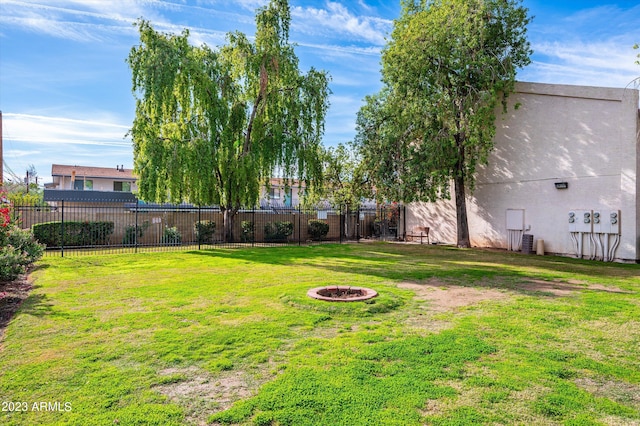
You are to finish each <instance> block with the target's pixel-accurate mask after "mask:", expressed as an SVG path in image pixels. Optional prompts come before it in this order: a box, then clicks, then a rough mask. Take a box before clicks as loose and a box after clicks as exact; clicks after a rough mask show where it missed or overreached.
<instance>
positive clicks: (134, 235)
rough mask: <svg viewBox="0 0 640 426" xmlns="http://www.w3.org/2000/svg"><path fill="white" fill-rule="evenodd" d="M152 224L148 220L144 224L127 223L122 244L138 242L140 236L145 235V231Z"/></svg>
mask: <svg viewBox="0 0 640 426" xmlns="http://www.w3.org/2000/svg"><path fill="white" fill-rule="evenodd" d="M149 226H150V224H149V221H148V220H145V221H144V222H143V223H142V225H127V226H125V228H124V235H123V236H122V244H124V245H125V246H128V245H133V244H136V243H137V242H138V241H139V240H140V238H142V236H143V235H144V232H145V231H146V230H147V228H149Z"/></svg>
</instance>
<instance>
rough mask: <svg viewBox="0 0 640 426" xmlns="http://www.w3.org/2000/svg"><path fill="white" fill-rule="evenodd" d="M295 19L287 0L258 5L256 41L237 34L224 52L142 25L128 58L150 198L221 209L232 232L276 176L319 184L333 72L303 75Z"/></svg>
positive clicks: (142, 189) (137, 157)
mask: <svg viewBox="0 0 640 426" xmlns="http://www.w3.org/2000/svg"><path fill="white" fill-rule="evenodd" d="M290 21H291V16H290V11H289V5H288V3H287V1H286V0H272V1H271V2H270V3H269V4H268V5H267V6H265V7H263V8H261V9H259V10H258V11H257V15H256V33H255V37H254V38H253V40H250V39H249V37H247V36H246V35H245V34H243V33H240V32H233V33H229V34H228V35H227V44H226V45H224V46H222V47H221V48H219V49H218V50H214V49H211V48H210V47H208V46H206V45H203V46H200V47H196V46H193V45H191V44H190V43H189V41H188V37H189V32H188V31H187V30H185V31H183V32H182V34H179V35H175V34H164V33H160V32H157V31H155V30H154V29H153V28H152V26H151V24H150V23H149V22H147V21H144V20H141V21H139V22H138V24H137V25H138V28H139V32H140V45H139V46H135V47H133V48H132V49H131V52H130V54H129V58H128V63H129V66H130V68H131V70H132V75H133V91H134V96H135V97H136V116H135V120H134V122H133V127H132V129H131V135H132V137H133V144H134V170H135V173H136V174H137V176H138V178H139V184H138V188H139V195H140V197H141V198H142V199H144V200H149V201H155V202H164V201H172V202H181V201H189V202H192V203H195V204H198V205H219V206H220V207H221V209H222V210H223V212H225V234H226V235H227V238H232V235H231V232H232V225H231V223H232V218H233V215H234V214H235V212H236V211H237V210H238V209H239V208H240V207H252V206H255V205H256V204H257V202H258V199H259V196H260V188H261V184H262V183H264V182H267V181H268V179H269V178H270V177H272V176H273V175H274V173H278V174H280V175H281V176H283V177H285V178H287V179H288V178H292V177H297V178H298V179H301V180H304V181H306V183H307V186H310V185H313V184H318V183H321V169H322V167H321V161H320V159H319V153H320V149H321V138H322V134H323V132H324V119H325V115H326V111H327V109H328V95H329V88H328V81H329V77H328V75H327V74H326V73H325V72H322V71H318V70H315V69H313V68H312V69H310V70H309V71H308V72H307V73H306V74H303V73H301V72H300V70H299V67H298V58H297V57H296V55H295V52H294V48H293V45H291V44H290V43H289V26H290V23H291V22H290Z"/></svg>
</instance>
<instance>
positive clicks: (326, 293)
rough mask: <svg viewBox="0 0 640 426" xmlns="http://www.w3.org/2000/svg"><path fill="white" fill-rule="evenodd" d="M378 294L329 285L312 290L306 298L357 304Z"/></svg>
mask: <svg viewBox="0 0 640 426" xmlns="http://www.w3.org/2000/svg"><path fill="white" fill-rule="evenodd" d="M377 295H378V292H377V291H375V290H372V289H370V288H366V287H350V286H338V285H331V286H326V287H316V288H312V289H311V290H309V291H308V292H307V296H309V297H313V298H314V299H318V300H326V301H328V302H359V301H361V300H367V299H371V298H373V297H376V296H377Z"/></svg>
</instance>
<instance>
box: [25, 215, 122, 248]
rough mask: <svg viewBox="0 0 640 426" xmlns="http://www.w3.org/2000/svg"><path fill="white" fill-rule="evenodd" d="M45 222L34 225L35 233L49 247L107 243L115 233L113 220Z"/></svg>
mask: <svg viewBox="0 0 640 426" xmlns="http://www.w3.org/2000/svg"><path fill="white" fill-rule="evenodd" d="M62 228H63V224H62V222H45V223H37V224H35V225H33V235H34V236H35V238H36V239H37V240H38V241H40V242H41V243H42V244H46V245H47V246H48V247H62V246H63V245H64V246H65V247H77V246H94V245H106V244H108V243H109V239H110V238H111V234H113V229H114V224H113V222H106V221H104V222H102V221H85V222H72V221H69V222H64V237H63V235H62Z"/></svg>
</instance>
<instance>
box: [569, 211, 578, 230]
mask: <svg viewBox="0 0 640 426" xmlns="http://www.w3.org/2000/svg"><path fill="white" fill-rule="evenodd" d="M568 221H569V232H578V230H577V228H576V212H575V211H573V210H572V211H570V212H569V217H568Z"/></svg>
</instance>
